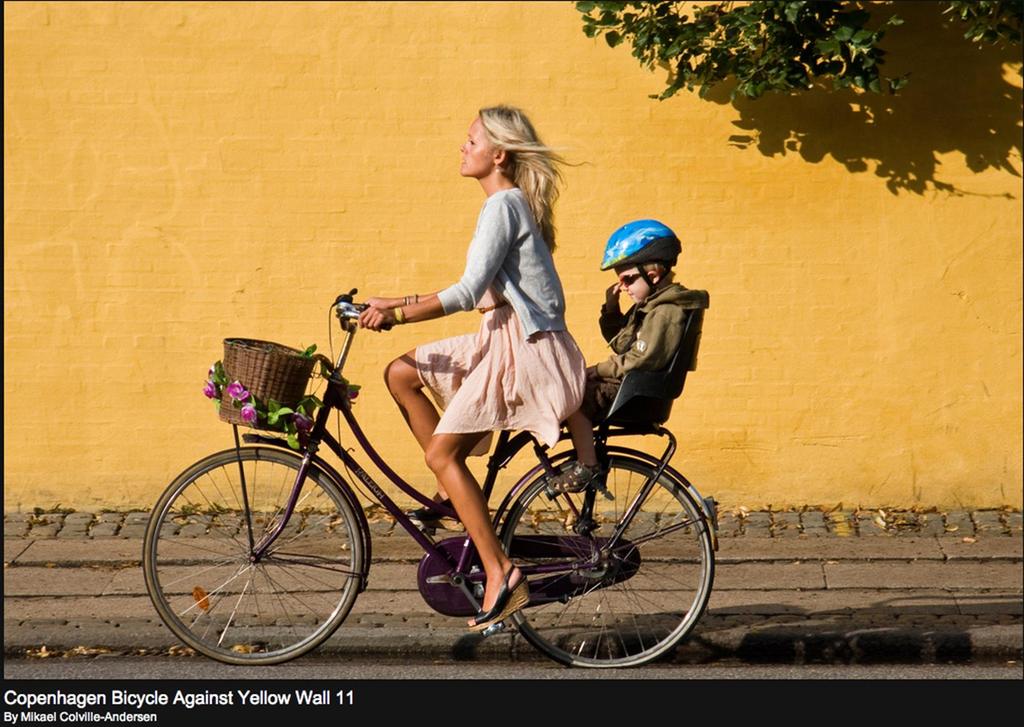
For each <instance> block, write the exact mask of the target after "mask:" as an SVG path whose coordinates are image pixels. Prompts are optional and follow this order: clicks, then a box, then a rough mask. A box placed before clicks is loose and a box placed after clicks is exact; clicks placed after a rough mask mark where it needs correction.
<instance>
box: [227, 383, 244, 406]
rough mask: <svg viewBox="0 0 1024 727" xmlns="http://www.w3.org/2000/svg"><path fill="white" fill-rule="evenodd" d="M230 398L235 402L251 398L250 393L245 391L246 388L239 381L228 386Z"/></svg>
mask: <svg viewBox="0 0 1024 727" xmlns="http://www.w3.org/2000/svg"><path fill="white" fill-rule="evenodd" d="M228 396H230V397H231V398H232V399H234V400H235V401H245V400H246V399H248V398H249V392H248V391H246V390H245V387H244V386H242V384H241V383H240V382H238V381H232V382H231V383H230V384H228Z"/></svg>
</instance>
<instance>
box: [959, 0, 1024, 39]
mask: <svg viewBox="0 0 1024 727" xmlns="http://www.w3.org/2000/svg"><path fill="white" fill-rule="evenodd" d="M946 5H948V7H947V8H946V10H945V11H944V12H947V13H953V14H954V15H956V17H958V18H959V19H960V20H962V21H964V22H965V23H967V25H968V27H967V32H965V33H964V37H965V38H967V40H970V41H974V42H975V43H992V44H994V43H1001V42H1009V43H1020V42H1021V21H1022V19H1024V0H994V2H989V1H988V0H981V1H980V2H978V1H972V2H959V1H957V2H947V3H946Z"/></svg>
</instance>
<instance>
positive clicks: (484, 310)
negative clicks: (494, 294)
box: [477, 300, 508, 314]
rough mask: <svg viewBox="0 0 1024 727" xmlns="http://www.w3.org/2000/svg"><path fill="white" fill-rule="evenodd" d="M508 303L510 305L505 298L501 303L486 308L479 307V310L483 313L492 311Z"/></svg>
mask: <svg viewBox="0 0 1024 727" xmlns="http://www.w3.org/2000/svg"><path fill="white" fill-rule="evenodd" d="M506 305H508V301H507V300H503V301H501V302H500V303H495V304H494V305H489V306H487V307H486V308H477V310H478V311H480V313H481V314H483V313H490V312H491V311H492V310H497V309H498V308H504V307H505V306H506Z"/></svg>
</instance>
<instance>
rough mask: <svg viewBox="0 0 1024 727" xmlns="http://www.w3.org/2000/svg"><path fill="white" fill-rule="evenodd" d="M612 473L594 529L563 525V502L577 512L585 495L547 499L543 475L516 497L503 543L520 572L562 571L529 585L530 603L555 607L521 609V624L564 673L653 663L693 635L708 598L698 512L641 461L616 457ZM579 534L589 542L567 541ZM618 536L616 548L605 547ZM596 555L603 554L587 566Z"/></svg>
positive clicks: (705, 543)
mask: <svg viewBox="0 0 1024 727" xmlns="http://www.w3.org/2000/svg"><path fill="white" fill-rule="evenodd" d="M562 461H563V462H564V461H566V460H562ZM609 464H610V469H609V476H608V479H607V481H606V485H607V487H608V489H609V491H610V492H611V493H612V494H613V496H614V500H611V501H609V503H608V504H607V505H606V504H605V503H604V502H602V501H601V500H599V499H598V500H595V502H594V509H593V514H592V522H589V523H578V524H577V523H576V521H575V520H573V519H571V518H570V519H568V520H567V519H566V518H565V513H566V512H567V511H568V510H567V508H566V507H565V505H566V503H573V505H572V509H573V510H575V511H576V512H580V511H581V509H582V505H583V504H584V502H583V498H584V497H586V496H587V493H580V494H578V495H575V496H570V495H564V496H565V497H566V500H565V501H562V500H561V497H562V495H560V496H559V497H556V498H554V499H553V500H548V499H547V498H546V496H545V495H544V490H545V488H546V478H545V477H544V476H539V477H538V478H537V479H536V480H534V481H533V482H532V483H531V484H530V485H528V486H527V487H526V488H524V489H523V490H522V493H521V494H520V496H519V497H518V498H517V500H516V502H515V503H514V504H513V507H512V508H511V509H510V511H509V516H508V517H507V518H506V521H505V526H504V528H503V530H502V539H503V541H504V542H505V543H506V544H509V543H511V542H512V541H513V539H514V540H515V542H517V543H519V546H518V547H519V550H518V551H516V550H510V552H511V553H512V556H513V560H514V561H515V562H517V563H518V564H520V566H521V567H522V566H524V565H525V566H526V567H527V568H529V567H530V566H534V567H537V566H540V565H543V566H546V567H550V566H551V565H555V564H561V563H563V562H564V563H565V564H566V568H567V570H566V572H565V573H564V574H559V577H555V578H552V577H550V575H549V576H548V577H547V578H538V580H537V581H536V584H534V583H533V582H531V591H535V593H534V597H535V598H537V599H544V593H545V592H546V593H547V594H549V598H551V600H548V601H546V602H545V601H542V602H541V603H540V604H539V605H536V606H530V607H528V608H527V609H524V610H523V611H522V612H520V618H519V619H517V622H518V623H519V626H520V632H521V633H522V635H523V636H524V637H525V638H526V639H527V640H528V641H529V642H530V643H532V644H534V645H535V646H537V647H538V648H540V649H541V650H542V651H544V652H545V653H547V654H549V655H550V656H553V657H554V658H556V659H558V660H559V661H562V662H564V663H567V664H574V665H582V666H620V665H621V666H630V665H634V664H640V663H644V662H646V661H650V660H651V659H654V658H656V657H658V656H659V655H661V654H664V653H666V652H667V651H668V650H669V649H670V648H671V647H672V646H673V645H674V644H675V643H676V642H678V641H679V640H680V639H682V638H683V637H684V636H685V635H686V634H687V633H688V632H689V631H690V630H691V629H692V628H693V626H694V624H695V622H696V618H697V617H698V616H699V614H700V612H701V611H702V610H703V607H704V604H705V603H706V602H707V597H708V595H709V594H710V573H711V572H710V568H711V566H712V562H711V548H710V538H709V534H708V531H707V529H706V528H705V527H703V520H702V518H703V514H702V511H700V510H699V509H698V507H699V506H697V505H695V503H694V502H693V501H692V500H691V499H690V498H689V497H688V495H687V494H686V493H685V492H684V490H683V488H682V486H681V485H679V484H677V483H676V481H675V480H673V479H672V478H671V477H669V476H668V475H665V474H663V475H661V476H660V477H659V479H658V480H653V479H652V477H653V474H654V468H653V467H651V465H649V464H648V463H647V462H645V461H643V460H640V459H634V458H631V457H628V456H626V457H621V456H618V455H613V456H612V457H611V458H610V461H609ZM645 485H646V486H647V487H646V490H645V489H644V488H645ZM590 496H591V497H594V496H595V495H590ZM641 496H642V497H641ZM571 498H572V499H571ZM576 503H578V504H579V506H580V507H576ZM631 510H632V511H633V515H632V517H631V519H630V521H629V522H628V523H624V522H623V518H624V517H625V514H626V513H627V512H630V511H631ZM578 525H582V526H586V527H588V528H589V530H588V532H589V536H588V538H589V540H584V539H582V538H581V536H580V535H578V534H576V533H575V532H573V527H576V526H578ZM535 528H536V530H538V531H539V532H538V533H537V534H536V538H537V539H532V538H533V537H534V530H535ZM619 529H621V530H622V534H621V535H620V536H619V537H620V538H621V539H620V540H619V541H618V543H617V545H616V546H615V547H613V548H610V549H609V548H606V546H605V545H604V543H606V542H608V538H609V537H611V535H612V534H613V533H615V532H617V531H618V530H619ZM587 542H589V543H592V545H591V546H590V547H589V548H588V546H587V545H586V543H587ZM594 548H597V549H598V550H599V551H600V554H599V556H595V557H594V558H593V559H592V558H591V556H592V555H593V549H594ZM588 550H590V551H591V552H588ZM524 552H526V553H531V552H533V553H537V557H534V556H531V557H529V558H523V557H522V555H521V554H522V553H524ZM548 552H550V555H551V557H544V556H545V555H546V554H547V553H548ZM573 558H575V561H576V562H575V563H572V564H571V565H570V564H569V561H570V560H572V559H573ZM584 561H585V563H584ZM540 575H541V574H538V576H540ZM564 599H568V602H566V601H565V600H564Z"/></svg>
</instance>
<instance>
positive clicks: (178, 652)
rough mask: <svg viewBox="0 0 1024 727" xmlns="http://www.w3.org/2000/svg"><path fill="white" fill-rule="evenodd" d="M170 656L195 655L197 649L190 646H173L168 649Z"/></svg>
mask: <svg viewBox="0 0 1024 727" xmlns="http://www.w3.org/2000/svg"><path fill="white" fill-rule="evenodd" d="M167 654H168V655H169V656H195V655H196V652H195V649H192V648H190V647H188V646H172V647H171V648H169V649H168V650H167Z"/></svg>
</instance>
